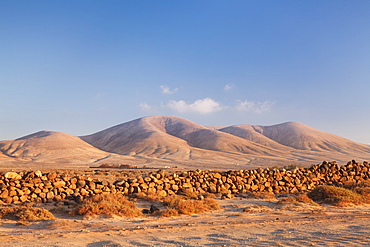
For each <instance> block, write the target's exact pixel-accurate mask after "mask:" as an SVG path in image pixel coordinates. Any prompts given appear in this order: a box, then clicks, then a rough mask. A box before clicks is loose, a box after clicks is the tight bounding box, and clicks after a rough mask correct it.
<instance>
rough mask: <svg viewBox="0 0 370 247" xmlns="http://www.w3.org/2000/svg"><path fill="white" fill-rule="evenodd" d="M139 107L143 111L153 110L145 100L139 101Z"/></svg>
mask: <svg viewBox="0 0 370 247" xmlns="http://www.w3.org/2000/svg"><path fill="white" fill-rule="evenodd" d="M139 108H140V110H141V111H144V112H151V111H152V110H153V107H151V106H150V105H148V104H147V103H146V102H143V103H140V104H139Z"/></svg>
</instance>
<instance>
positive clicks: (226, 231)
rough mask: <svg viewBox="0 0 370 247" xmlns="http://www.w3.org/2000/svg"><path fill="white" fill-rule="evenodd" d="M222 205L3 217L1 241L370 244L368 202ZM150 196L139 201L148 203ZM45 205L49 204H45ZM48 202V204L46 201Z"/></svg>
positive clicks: (241, 200) (232, 201)
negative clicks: (133, 214) (196, 210)
mask: <svg viewBox="0 0 370 247" xmlns="http://www.w3.org/2000/svg"><path fill="white" fill-rule="evenodd" d="M217 200H218V202H219V203H220V205H221V206H222V208H223V209H222V210H219V211H215V212H212V213H205V214H199V215H189V216H178V217H172V218H160V217H158V216H146V217H140V218H122V217H99V218H90V219H84V218H82V217H77V216H69V215H68V214H66V213H56V214H55V215H56V217H57V219H55V220H51V221H44V222H33V223H31V224H30V225H28V226H22V225H19V224H17V222H16V221H14V220H10V219H2V224H1V226H0V243H1V246H90V247H97V246H369V245H370V205H365V206H356V207H333V206H328V205H324V206H320V205H311V204H304V203H298V204H297V203H295V204H293V203H291V204H289V203H288V204H278V203H277V200H275V199H270V200H265V199H250V198H242V197H238V198H233V199H230V200H220V199H217ZM151 204H152V203H151V202H138V206H139V207H142V208H148V207H149V206H150V205H151ZM46 206H47V205H46ZM49 206H50V205H49Z"/></svg>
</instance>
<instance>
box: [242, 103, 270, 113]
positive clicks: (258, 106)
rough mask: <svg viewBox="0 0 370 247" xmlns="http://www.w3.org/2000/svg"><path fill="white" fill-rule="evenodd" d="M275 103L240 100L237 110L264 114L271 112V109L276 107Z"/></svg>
mask: <svg viewBox="0 0 370 247" xmlns="http://www.w3.org/2000/svg"><path fill="white" fill-rule="evenodd" d="M274 104H275V103H274V102H271V101H265V102H252V101H248V100H244V101H241V100H238V103H237V105H236V106H235V108H236V109H237V110H238V111H246V112H254V113H263V112H267V111H270V110H271V107H272V106H273V105H274Z"/></svg>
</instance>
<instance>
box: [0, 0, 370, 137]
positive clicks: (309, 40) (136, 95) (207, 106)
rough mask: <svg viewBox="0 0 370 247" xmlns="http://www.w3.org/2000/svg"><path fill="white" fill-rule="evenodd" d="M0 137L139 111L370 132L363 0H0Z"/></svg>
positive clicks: (117, 119)
mask: <svg viewBox="0 0 370 247" xmlns="http://www.w3.org/2000/svg"><path fill="white" fill-rule="evenodd" d="M0 86H1V89H0V97H1V105H0V140H8V139H15V138H19V137H21V136H24V135H26V134H30V133H33V132H36V131H39V130H54V131H60V132H66V133H69V134H72V135H86V134H91V133H94V132H97V131H100V130H102V129H105V128H108V127H110V126H113V125H116V124H120V123H123V122H126V121H129V120H132V119H135V118H139V117H143V116H151V115H174V116H179V117H184V118H186V119H189V120H191V121H194V122H196V123H199V124H202V125H218V126H228V125H234V124H259V125H271V124H277V123H282V122H286V121H297V122H301V123H304V124H307V125H309V126H312V127H314V128H317V129H320V130H323V131H326V132H329V133H333V134H337V135H341V136H343V137H346V138H349V139H352V140H354V141H358V142H362V143H370V131H369V126H370V124H369V122H370V114H369V106H370V1H367V0H363V1H362V0H357V1H341V0H335V1H334V0H333V1H295V0H294V1H293V0H292V1H287V0H282V1H245V0H243V1H217V0H212V1H190V0H189V1H176V0H171V1H113V0H111V1H92V0H89V1H26V0H25V1H17V0H15V1H4V0H0Z"/></svg>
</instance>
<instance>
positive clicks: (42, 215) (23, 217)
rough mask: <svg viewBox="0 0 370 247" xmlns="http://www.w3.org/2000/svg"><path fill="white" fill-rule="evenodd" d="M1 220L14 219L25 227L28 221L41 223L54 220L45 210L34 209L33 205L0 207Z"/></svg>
mask: <svg viewBox="0 0 370 247" xmlns="http://www.w3.org/2000/svg"><path fill="white" fill-rule="evenodd" d="M0 217H1V218H14V219H16V220H19V221H20V222H23V223H22V224H23V225H27V224H26V222H29V221H41V220H52V219H55V217H54V215H53V214H52V213H51V212H50V211H49V210H47V209H44V208H37V207H34V206H33V204H26V205H22V206H18V205H17V206H1V207H0Z"/></svg>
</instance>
